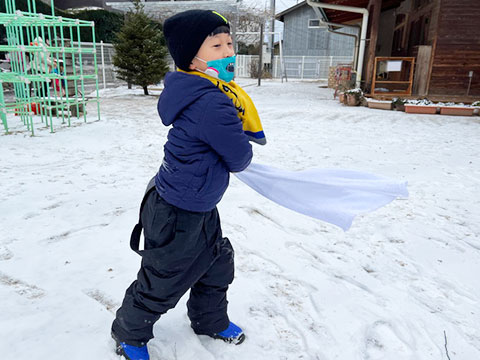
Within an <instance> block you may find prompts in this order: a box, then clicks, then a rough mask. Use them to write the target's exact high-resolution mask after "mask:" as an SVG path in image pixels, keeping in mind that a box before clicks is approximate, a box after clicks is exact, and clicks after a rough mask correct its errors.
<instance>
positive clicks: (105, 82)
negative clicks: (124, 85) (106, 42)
mask: <svg viewBox="0 0 480 360" xmlns="http://www.w3.org/2000/svg"><path fill="white" fill-rule="evenodd" d="M100 51H101V55H102V76H103V88H104V89H106V88H107V80H106V78H105V56H104V53H103V40H102V41H100Z"/></svg>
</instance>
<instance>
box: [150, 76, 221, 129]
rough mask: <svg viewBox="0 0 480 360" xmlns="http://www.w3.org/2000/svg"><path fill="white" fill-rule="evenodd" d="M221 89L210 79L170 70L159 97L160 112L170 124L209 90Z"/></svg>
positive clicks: (161, 116) (163, 118)
mask: <svg viewBox="0 0 480 360" xmlns="http://www.w3.org/2000/svg"><path fill="white" fill-rule="evenodd" d="M212 91H213V92H216V91H219V90H218V89H217V88H216V86H215V85H214V84H213V83H212V82H211V81H209V80H207V79H204V78H202V77H200V76H197V75H193V74H187V73H184V72H179V71H176V72H169V73H167V75H166V76H165V82H164V89H163V91H162V93H161V95H160V99H158V106H157V109H158V114H159V115H160V118H161V119H162V123H163V124H164V125H165V126H170V125H171V124H172V123H173V122H174V121H175V119H177V118H178V117H179V115H180V114H181V113H182V112H183V111H184V110H185V109H186V108H188V107H189V106H190V105H191V104H192V103H194V102H195V101H197V100H198V99H199V98H200V97H202V96H204V95H205V94H206V93H207V92H212Z"/></svg>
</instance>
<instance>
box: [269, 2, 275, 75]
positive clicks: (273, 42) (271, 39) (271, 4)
mask: <svg viewBox="0 0 480 360" xmlns="http://www.w3.org/2000/svg"><path fill="white" fill-rule="evenodd" d="M270 11H271V15H272V26H271V29H270V32H271V33H272V35H270V36H271V37H270V69H271V70H270V71H271V72H272V75H273V59H274V48H275V0H270Z"/></svg>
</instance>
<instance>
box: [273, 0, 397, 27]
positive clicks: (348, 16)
mask: <svg viewBox="0 0 480 360" xmlns="http://www.w3.org/2000/svg"><path fill="white" fill-rule="evenodd" d="M403 1H404V0H383V1H382V11H387V10H390V9H394V8H397V7H398V6H400V4H401V3H402V2H403ZM318 2H320V3H327V4H335V5H344V6H353V7H358V8H363V9H366V8H367V7H368V3H369V0H320V1H318ZM302 6H308V5H307V2H306V1H302V2H301V3H299V4H297V5H295V6H292V7H291V8H288V9H286V10H284V11H282V12H281V13H278V14H277V15H276V16H275V18H276V19H277V20H279V21H283V20H284V16H285V15H286V14H288V13H290V12H292V11H295V10H297V9H298V8H300V7H302ZM321 11H322V15H323V19H324V20H325V21H330V22H334V23H337V24H351V23H355V22H357V21H361V19H362V15H361V14H358V13H352V12H346V11H340V10H330V9H321Z"/></svg>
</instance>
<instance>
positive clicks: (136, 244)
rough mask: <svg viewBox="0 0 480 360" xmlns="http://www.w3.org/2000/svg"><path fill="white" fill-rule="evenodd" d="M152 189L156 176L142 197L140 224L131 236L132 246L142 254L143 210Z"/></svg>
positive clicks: (153, 188)
mask: <svg viewBox="0 0 480 360" xmlns="http://www.w3.org/2000/svg"><path fill="white" fill-rule="evenodd" d="M152 191H155V176H154V177H153V178H152V179H151V180H150V182H149V183H148V185H147V189H146V190H145V195H144V196H143V199H142V204H141V205H140V214H139V216H138V224H137V225H135V227H134V228H133V230H132V235H131V236H130V248H131V249H132V250H133V251H135V252H136V253H137V254H138V255H142V251H141V250H139V247H140V236H141V235H142V230H143V224H142V210H143V207H144V206H145V203H146V202H147V198H148V195H150V193H151V192H152Z"/></svg>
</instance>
